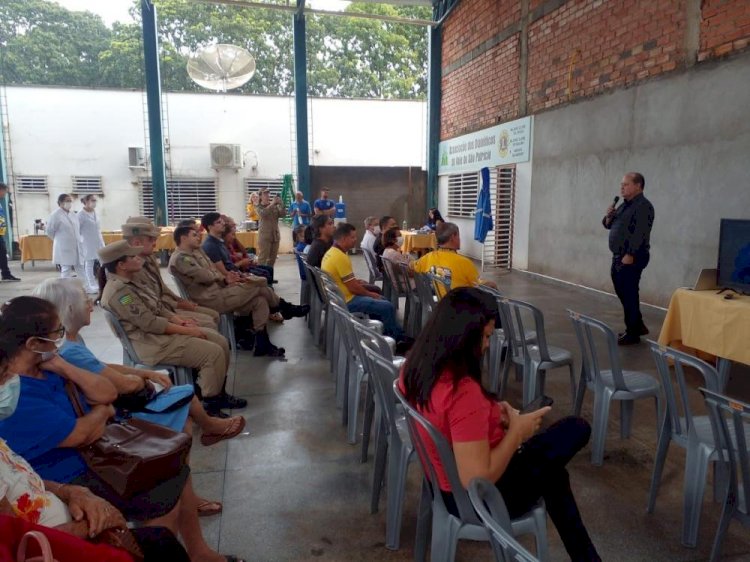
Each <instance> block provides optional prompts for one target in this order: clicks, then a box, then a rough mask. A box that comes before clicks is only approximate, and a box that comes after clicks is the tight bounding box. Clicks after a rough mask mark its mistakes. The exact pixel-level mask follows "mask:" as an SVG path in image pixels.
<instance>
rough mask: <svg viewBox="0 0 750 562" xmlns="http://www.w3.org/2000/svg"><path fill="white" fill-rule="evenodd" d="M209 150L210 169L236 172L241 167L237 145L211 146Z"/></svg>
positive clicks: (240, 153) (240, 150)
mask: <svg viewBox="0 0 750 562" xmlns="http://www.w3.org/2000/svg"><path fill="white" fill-rule="evenodd" d="M210 150H211V167H212V168H233V169H235V170H238V169H240V168H242V167H243V163H242V149H241V148H240V145H239V144H212V145H210Z"/></svg>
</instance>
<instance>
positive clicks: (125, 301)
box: [118, 293, 133, 306]
mask: <svg viewBox="0 0 750 562" xmlns="http://www.w3.org/2000/svg"><path fill="white" fill-rule="evenodd" d="M118 300H119V301H120V304H122V305H126V306H127V305H129V304H133V295H131V294H130V293H128V294H127V295H122V296H121V297H120V298H119V299H118Z"/></svg>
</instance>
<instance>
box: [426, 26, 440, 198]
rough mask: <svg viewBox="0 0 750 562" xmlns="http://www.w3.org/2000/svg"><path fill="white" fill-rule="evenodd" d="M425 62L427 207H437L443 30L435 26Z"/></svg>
mask: <svg viewBox="0 0 750 562" xmlns="http://www.w3.org/2000/svg"><path fill="white" fill-rule="evenodd" d="M428 33H429V34H430V36H429V45H430V46H429V59H428V63H427V208H428V209H429V208H432V207H437V197H438V162H439V158H440V154H439V145H440V94H441V87H442V84H441V82H442V77H443V73H442V68H441V67H442V60H443V31H442V27H441V26H439V25H438V26H435V27H432V28H430V30H429V31H428Z"/></svg>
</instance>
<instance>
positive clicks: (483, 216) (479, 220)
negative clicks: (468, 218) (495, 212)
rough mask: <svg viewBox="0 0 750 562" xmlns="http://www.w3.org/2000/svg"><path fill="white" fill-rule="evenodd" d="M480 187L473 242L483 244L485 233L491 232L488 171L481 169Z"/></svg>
mask: <svg viewBox="0 0 750 562" xmlns="http://www.w3.org/2000/svg"><path fill="white" fill-rule="evenodd" d="M481 175H482V186H481V189H480V191H479V198H478V199H477V209H476V214H475V216H474V240H476V241H477V242H481V243H482V244H484V241H485V239H486V238H487V233H488V232H489V231H490V230H492V228H493V224H492V200H491V199H490V197H491V195H490V169H489V168H482V171H481Z"/></svg>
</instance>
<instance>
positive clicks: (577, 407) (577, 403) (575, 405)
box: [573, 365, 587, 417]
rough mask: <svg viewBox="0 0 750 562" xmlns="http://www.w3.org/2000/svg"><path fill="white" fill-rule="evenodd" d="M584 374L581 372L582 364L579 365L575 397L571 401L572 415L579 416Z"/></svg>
mask: <svg viewBox="0 0 750 562" xmlns="http://www.w3.org/2000/svg"><path fill="white" fill-rule="evenodd" d="M586 386H587V385H586V374H585V373H584V372H583V365H581V378H580V379H579V380H578V390H577V391H576V398H575V401H574V402H573V415H574V416H577V417H580V415H581V408H583V398H584V395H585V394H586Z"/></svg>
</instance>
